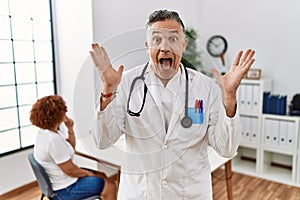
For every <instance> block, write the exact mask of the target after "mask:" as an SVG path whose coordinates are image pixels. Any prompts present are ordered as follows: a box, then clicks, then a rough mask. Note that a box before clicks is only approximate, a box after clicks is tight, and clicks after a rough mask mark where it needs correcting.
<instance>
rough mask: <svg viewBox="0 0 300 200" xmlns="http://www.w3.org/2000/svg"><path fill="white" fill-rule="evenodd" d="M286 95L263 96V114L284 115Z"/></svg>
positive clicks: (267, 93)
mask: <svg viewBox="0 0 300 200" xmlns="http://www.w3.org/2000/svg"><path fill="white" fill-rule="evenodd" d="M286 99H287V96H286V95H274V94H271V93H270V92H264V94H263V113H266V114H275V115H285V114H286Z"/></svg>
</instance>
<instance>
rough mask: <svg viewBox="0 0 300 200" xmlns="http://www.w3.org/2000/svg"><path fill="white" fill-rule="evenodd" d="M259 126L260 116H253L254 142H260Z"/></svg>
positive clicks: (252, 133) (252, 132)
mask: <svg viewBox="0 0 300 200" xmlns="http://www.w3.org/2000/svg"><path fill="white" fill-rule="evenodd" d="M258 126H259V123H258V118H256V117H252V118H251V141H252V142H258V138H259V129H258Z"/></svg>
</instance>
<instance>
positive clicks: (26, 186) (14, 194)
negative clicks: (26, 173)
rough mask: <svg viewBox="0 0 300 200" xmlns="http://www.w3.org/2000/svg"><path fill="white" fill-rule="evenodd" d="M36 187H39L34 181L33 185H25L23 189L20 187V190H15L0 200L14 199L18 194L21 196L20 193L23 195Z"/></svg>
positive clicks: (2, 196)
mask: <svg viewBox="0 0 300 200" xmlns="http://www.w3.org/2000/svg"><path fill="white" fill-rule="evenodd" d="M36 186H38V183H37V181H33V182H31V183H28V184H26V185H23V186H21V187H18V188H16V189H14V190H11V191H9V192H7V193H4V194H2V195H0V199H8V198H11V197H14V196H16V195H17V194H20V193H22V192H24V191H26V190H28V189H30V188H33V187H36Z"/></svg>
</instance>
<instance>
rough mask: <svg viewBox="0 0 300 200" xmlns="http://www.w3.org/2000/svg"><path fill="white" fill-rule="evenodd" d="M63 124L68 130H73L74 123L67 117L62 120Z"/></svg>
mask: <svg viewBox="0 0 300 200" xmlns="http://www.w3.org/2000/svg"><path fill="white" fill-rule="evenodd" d="M64 123H65V125H66V127H67V128H68V130H70V129H71V130H73V126H74V121H73V120H72V119H71V118H69V117H67V115H65V118H64Z"/></svg>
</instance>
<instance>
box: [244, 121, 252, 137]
mask: <svg viewBox="0 0 300 200" xmlns="http://www.w3.org/2000/svg"><path fill="white" fill-rule="evenodd" d="M250 138H251V117H245V140H246V141H250Z"/></svg>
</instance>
